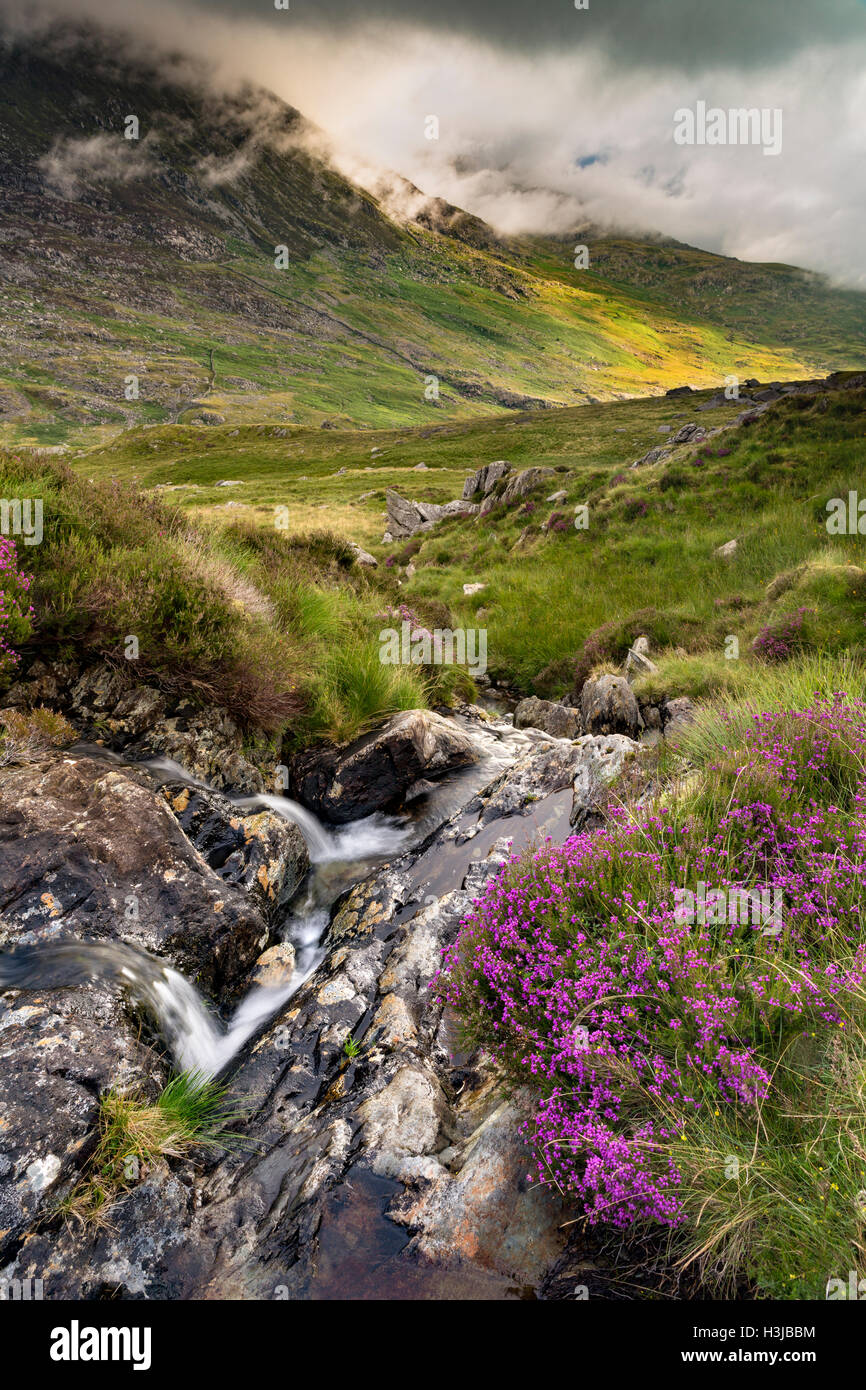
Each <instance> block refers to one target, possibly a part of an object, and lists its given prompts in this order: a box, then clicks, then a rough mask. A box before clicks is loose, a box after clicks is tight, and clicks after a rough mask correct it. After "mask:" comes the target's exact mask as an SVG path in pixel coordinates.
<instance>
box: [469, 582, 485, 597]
mask: <svg viewBox="0 0 866 1390" xmlns="http://www.w3.org/2000/svg"><path fill="white" fill-rule="evenodd" d="M486 588H487V585H486V584H464V585H463V592H464V594H465V595H466V597H467V598H471V597H472V595H473V594H480V593H482V592H483V591H484V589H486Z"/></svg>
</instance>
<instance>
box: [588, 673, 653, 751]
mask: <svg viewBox="0 0 866 1390" xmlns="http://www.w3.org/2000/svg"><path fill="white" fill-rule="evenodd" d="M580 708H581V713H582V715H583V726H584V728H585V729H586V730H587V732H588V733H590V734H626V735H628V737H629V738H636V737H637V735H638V733H639V731H640V729H641V727H642V723H641V717H640V710H639V708H638V703H637V700H636V699H635V697H634V695H633V693H632V690H631V687H630V686H629V684H628V681H626V680H625V679H624V677H622V676H611V675H603V676H599V677H598V678H597V679H595V680H592V679H590V680H588V681H587V682H586V683H585V685H584V687H583V690H582V691H581V696H580Z"/></svg>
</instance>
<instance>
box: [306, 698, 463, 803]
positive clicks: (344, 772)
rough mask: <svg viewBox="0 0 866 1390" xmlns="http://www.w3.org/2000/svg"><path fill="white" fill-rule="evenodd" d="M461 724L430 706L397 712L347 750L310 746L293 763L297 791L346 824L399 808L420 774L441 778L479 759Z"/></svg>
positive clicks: (344, 748) (343, 748)
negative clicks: (458, 725)
mask: <svg viewBox="0 0 866 1390" xmlns="http://www.w3.org/2000/svg"><path fill="white" fill-rule="evenodd" d="M476 757H477V753H476V750H475V748H474V746H473V744H472V741H471V740H470V739H469V738H468V737H467V735H466V734H464V733H463V732H462V731H461V730H460V729H459V728H458V727H457V725H456V724H454V723H453V722H452V721H450V720H448V719H443V718H442V716H441V715H438V714H433V713H431V712H430V711H428V710H408V711H406V712H404V713H402V714H398V715H395V716H394V718H393V719H390V720H389V721H388V723H387V724H385V725H384V726H383V727H382V728H381V729H378V730H376V732H375V733H372V734H366V735H365V736H364V737H362V738H360V739H356V740H355V741H354V742H353V743H351V744H349V745H348V746H344V747H341V748H325V749H310V750H306V751H305V752H303V753H300V754H298V755H297V756H296V757H295V759H294V760H293V762H292V768H291V784H292V794H293V795H294V796H295V797H297V799H298V800H299V801H301V802H302V803H303V804H304V805H305V806H309V807H310V808H311V810H313V811H315V812H316V814H317V815H320V816H322V817H324V818H325V819H326V820H330V821H335V822H337V823H338V824H340V825H344V824H346V822H347V821H350V820H356V819H357V818H358V817H360V816H368V815H371V814H372V813H373V812H374V811H385V810H391V809H395V808H396V807H397V806H399V805H400V804H401V803H402V800H403V798H404V796H405V793H406V791H407V790H408V789H409V788H410V787H411V786H412V785H413V784H414V783H415V782H417V781H418V779H419V778H421V777H424V778H430V777H440V776H442V774H443V773H445V772H450V771H452V770H453V769H454V768H458V767H465V766H466V765H467V764H468V763H472V762H474V761H475V760H476Z"/></svg>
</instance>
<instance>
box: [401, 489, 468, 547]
mask: <svg viewBox="0 0 866 1390" xmlns="http://www.w3.org/2000/svg"><path fill="white" fill-rule="evenodd" d="M385 502H386V505H387V508H388V512H387V515H388V530H387V532H386V536H388V537H390V539H391V540H395V541H396V540H408V538H409V537H410V536H414V535H416V533H417V532H419V531H429V530H430V528H431V527H432V526H434V525H435V524H436V522H437V521H441V520H442V518H443V517H446V516H455V515H458V516H474V515H475V514H476V513H477V511H478V508H477V507H476V506H473V505H472V504H471V503H469V502H464V501H461V500H457V501H455V502H446V503H445V504H444V505H440V504H439V503H438V502H411V501H409V499H408V498H406V497H401V496H400V495H399V493H396V492H395V491H394V489H393V488H388V489H387V490H386V492H385Z"/></svg>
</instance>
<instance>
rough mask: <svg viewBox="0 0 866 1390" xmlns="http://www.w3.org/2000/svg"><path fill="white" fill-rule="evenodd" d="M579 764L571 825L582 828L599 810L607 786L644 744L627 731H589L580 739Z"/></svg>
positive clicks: (575, 781) (574, 785)
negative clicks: (609, 732) (593, 732)
mask: <svg viewBox="0 0 866 1390" xmlns="http://www.w3.org/2000/svg"><path fill="white" fill-rule="evenodd" d="M576 747H577V749H578V751H579V763H578V767H577V771H576V773H575V777H574V783H573V787H574V797H573V799H572V803H571V816H570V824H571V825H572V826H574V827H575V829H580V828H581V827H582V826H583V824H584V823H585V822H586V820H587V818H588V817H589V816H590V815H591V814H592V813H593V812H594V811H597V810H599V809H600V802H601V799H602V793H603V791H604V789H605V788H606V787H608V786H610V785H611V783H613V782H615V781H616V779H617V777H619V775H620V773H621V772H622V770H623V767H624V766H625V764H626V762H627V761H628V760H629V759H630V758H632V757H634V756H635V755H636V754H638V753H640V751H641V745H640V744H639V743H637V742H636V741H635V740H634V739H631V738H627V737H626V736H625V735H624V734H607V735H592V734H586V735H584V737H583V738H580V739H578V740H577V744H576Z"/></svg>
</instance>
